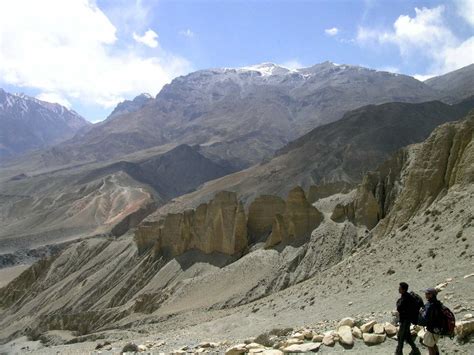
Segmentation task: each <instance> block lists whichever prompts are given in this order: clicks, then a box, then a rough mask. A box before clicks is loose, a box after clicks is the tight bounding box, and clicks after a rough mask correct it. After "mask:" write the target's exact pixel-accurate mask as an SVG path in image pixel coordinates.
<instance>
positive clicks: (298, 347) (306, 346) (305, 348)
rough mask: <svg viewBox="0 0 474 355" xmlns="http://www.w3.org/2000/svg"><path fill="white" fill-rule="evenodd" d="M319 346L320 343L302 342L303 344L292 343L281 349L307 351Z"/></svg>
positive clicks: (297, 351)
mask: <svg viewBox="0 0 474 355" xmlns="http://www.w3.org/2000/svg"><path fill="white" fill-rule="evenodd" d="M320 347H321V343H313V342H310V343H304V344H294V345H290V346H288V347H286V348H284V349H283V352H284V353H308V352H311V351H312V352H315V351H318V350H319V348H320Z"/></svg>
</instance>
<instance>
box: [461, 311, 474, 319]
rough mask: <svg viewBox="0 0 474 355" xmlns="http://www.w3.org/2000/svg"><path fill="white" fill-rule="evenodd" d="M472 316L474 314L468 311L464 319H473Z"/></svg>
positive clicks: (473, 316)
mask: <svg viewBox="0 0 474 355" xmlns="http://www.w3.org/2000/svg"><path fill="white" fill-rule="evenodd" d="M471 318H474V315H473V314H472V313H466V314H465V315H464V316H463V317H462V319H464V320H466V319H471Z"/></svg>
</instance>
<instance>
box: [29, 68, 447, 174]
mask: <svg viewBox="0 0 474 355" xmlns="http://www.w3.org/2000/svg"><path fill="white" fill-rule="evenodd" d="M438 95H439V92H438V91H436V90H434V89H432V88H430V87H429V86H427V85H425V84H423V83H422V82H419V81H418V80H416V79H414V78H412V77H409V76H406V75H399V74H392V73H388V72H381V71H376V70H371V69H367V68H363V67H358V66H351V65H336V64H333V63H330V62H325V63H321V64H317V65H314V66H312V67H309V68H303V69H298V70H289V69H286V68H282V67H279V66H276V65H274V64H271V63H266V64H263V65H260V66H254V67H247V68H237V69H227V68H225V69H210V70H201V71H197V72H194V73H191V74H189V75H186V76H183V77H179V78H176V79H174V80H173V81H172V82H171V83H170V84H169V85H166V86H165V87H163V89H162V90H161V91H160V93H159V94H158V95H157V96H156V98H155V99H154V100H153V101H150V102H149V103H147V104H146V105H144V106H143V107H142V108H141V109H139V110H138V111H134V112H130V113H128V114H125V113H124V114H121V115H118V116H114V117H113V119H109V120H106V121H104V122H102V123H99V124H97V125H95V126H94V129H93V130H90V131H88V132H87V133H86V134H84V135H81V137H78V138H77V139H73V140H70V141H68V142H67V143H64V144H61V145H59V146H57V147H55V148H54V149H51V150H48V151H45V152H42V153H41V155H40V156H35V157H32V158H31V159H35V160H42V161H43V162H44V163H45V164H46V165H60V164H67V163H69V162H71V161H76V162H77V161H94V160H105V159H110V158H113V157H117V156H120V155H124V154H129V153H131V152H135V151H138V150H141V149H145V148H149V147H153V146H159V145H163V144H167V143H170V142H172V143H175V144H183V143H184V144H190V145H195V144H199V145H200V146H201V152H202V153H203V154H204V155H206V156H208V157H210V158H212V159H213V160H216V161H226V162H230V163H231V164H232V166H233V167H234V168H242V167H248V166H250V165H252V164H255V163H258V162H260V161H261V160H262V158H268V157H270V156H271V155H272V154H273V153H274V152H275V151H276V150H277V149H279V148H281V147H282V146H284V145H285V144H286V143H288V142H289V141H291V140H293V139H296V138H298V137H299V136H300V135H302V134H304V133H306V132H308V131H309V130H311V129H313V128H314V127H316V126H318V125H321V124H323V123H328V122H332V121H334V120H337V119H339V118H341V117H342V115H343V113H344V112H346V111H348V110H351V109H355V108H357V107H360V106H363V105H367V104H377V103H384V102H391V101H405V102H421V101H427V100H431V99H435V98H437V97H438Z"/></svg>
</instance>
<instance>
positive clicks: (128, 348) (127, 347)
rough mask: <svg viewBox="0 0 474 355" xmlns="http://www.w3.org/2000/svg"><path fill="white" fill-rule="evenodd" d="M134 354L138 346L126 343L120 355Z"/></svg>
mask: <svg viewBox="0 0 474 355" xmlns="http://www.w3.org/2000/svg"><path fill="white" fill-rule="evenodd" d="M128 352H130V353H136V352H138V346H137V345H136V344H134V343H128V344H126V345H125V346H124V347H123V348H122V353H128Z"/></svg>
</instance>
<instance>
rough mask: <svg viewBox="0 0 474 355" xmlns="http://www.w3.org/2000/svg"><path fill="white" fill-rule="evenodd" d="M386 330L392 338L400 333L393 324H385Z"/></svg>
mask: <svg viewBox="0 0 474 355" xmlns="http://www.w3.org/2000/svg"><path fill="white" fill-rule="evenodd" d="M384 329H385V333H386V334H387V335H388V336H389V337H391V336H394V335H397V333H398V329H397V327H396V326H394V325H393V324H391V323H388V322H387V323H385V324H384Z"/></svg>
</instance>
